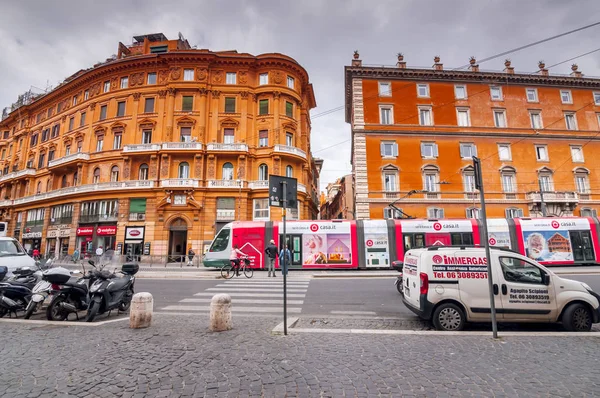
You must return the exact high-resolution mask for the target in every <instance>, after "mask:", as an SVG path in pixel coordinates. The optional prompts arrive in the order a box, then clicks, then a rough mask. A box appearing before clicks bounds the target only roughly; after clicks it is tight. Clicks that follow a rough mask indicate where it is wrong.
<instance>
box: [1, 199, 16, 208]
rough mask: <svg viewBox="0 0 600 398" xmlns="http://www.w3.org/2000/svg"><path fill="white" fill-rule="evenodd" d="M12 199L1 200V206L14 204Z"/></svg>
mask: <svg viewBox="0 0 600 398" xmlns="http://www.w3.org/2000/svg"><path fill="white" fill-rule="evenodd" d="M12 202H13V201H12V200H0V207H6V206H10V205H12Z"/></svg>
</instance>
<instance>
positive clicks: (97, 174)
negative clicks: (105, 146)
mask: <svg viewBox="0 0 600 398" xmlns="http://www.w3.org/2000/svg"><path fill="white" fill-rule="evenodd" d="M99 182H100V169H99V168H98V167H96V168H95V169H94V178H93V179H92V183H93V184H98V183H99Z"/></svg>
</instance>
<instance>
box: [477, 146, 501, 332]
mask: <svg viewBox="0 0 600 398" xmlns="http://www.w3.org/2000/svg"><path fill="white" fill-rule="evenodd" d="M473 166H474V168H475V183H476V184H477V188H478V189H479V195H480V198H479V199H480V201H481V229H482V230H483V239H484V240H485V257H486V260H487V273H488V288H489V294H490V311H491V316H492V336H493V337H494V338H495V339H497V338H498V325H497V324H496V303H495V300H494V280H493V276H492V261H491V257H492V256H491V253H490V242H489V238H488V228H487V215H486V211H485V193H484V190H483V178H482V177H481V161H480V160H479V158H477V157H475V156H473Z"/></svg>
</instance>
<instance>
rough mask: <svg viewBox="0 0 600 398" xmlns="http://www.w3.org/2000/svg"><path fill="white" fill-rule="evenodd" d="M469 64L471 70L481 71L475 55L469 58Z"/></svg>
mask: <svg viewBox="0 0 600 398" xmlns="http://www.w3.org/2000/svg"><path fill="white" fill-rule="evenodd" d="M469 65H470V66H469V68H470V69H471V72H479V65H478V64H477V60H476V59H475V57H471V58H469Z"/></svg>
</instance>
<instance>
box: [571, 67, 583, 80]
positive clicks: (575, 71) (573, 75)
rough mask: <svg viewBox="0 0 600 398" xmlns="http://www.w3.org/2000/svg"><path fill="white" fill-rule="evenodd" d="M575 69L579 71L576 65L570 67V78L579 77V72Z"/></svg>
mask: <svg viewBox="0 0 600 398" xmlns="http://www.w3.org/2000/svg"><path fill="white" fill-rule="evenodd" d="M577 69H579V66H577V64H573V65H571V70H572V71H573V72H571V77H581V72H579V71H578V70H577Z"/></svg>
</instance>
